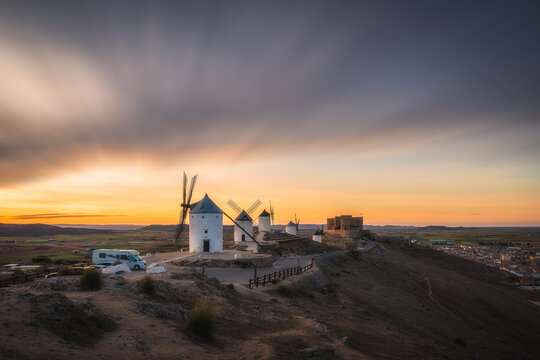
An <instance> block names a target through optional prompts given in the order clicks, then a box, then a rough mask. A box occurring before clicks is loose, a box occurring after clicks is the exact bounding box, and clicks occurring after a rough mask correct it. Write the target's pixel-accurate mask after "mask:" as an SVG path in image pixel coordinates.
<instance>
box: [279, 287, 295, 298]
mask: <svg viewBox="0 0 540 360" xmlns="http://www.w3.org/2000/svg"><path fill="white" fill-rule="evenodd" d="M277 291H278V292H279V293H280V294H281V295H284V296H290V295H291V294H292V290H291V288H289V287H288V286H286V285H280V286H278V288H277Z"/></svg>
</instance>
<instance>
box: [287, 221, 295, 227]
mask: <svg viewBox="0 0 540 360" xmlns="http://www.w3.org/2000/svg"><path fill="white" fill-rule="evenodd" d="M286 226H296V224H295V223H293V222H292V221H289V223H288V224H287V225H286Z"/></svg>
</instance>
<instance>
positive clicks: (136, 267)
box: [133, 265, 141, 270]
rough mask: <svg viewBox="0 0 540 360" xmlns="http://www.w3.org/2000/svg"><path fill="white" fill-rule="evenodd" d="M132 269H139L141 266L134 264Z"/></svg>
mask: <svg viewBox="0 0 540 360" xmlns="http://www.w3.org/2000/svg"><path fill="white" fill-rule="evenodd" d="M133 269H134V270H140V269H141V267H140V266H139V265H135V266H134V267H133Z"/></svg>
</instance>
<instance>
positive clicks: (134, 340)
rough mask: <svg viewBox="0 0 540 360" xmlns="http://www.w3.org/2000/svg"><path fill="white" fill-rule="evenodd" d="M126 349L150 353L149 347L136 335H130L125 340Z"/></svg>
mask: <svg viewBox="0 0 540 360" xmlns="http://www.w3.org/2000/svg"><path fill="white" fill-rule="evenodd" d="M124 347H126V348H131V349H136V350H137V351H141V352H142V351H148V350H149V347H148V345H146V344H145V343H144V342H143V341H142V340H141V339H139V338H138V337H137V335H135V334H129V335H127V336H126V338H125V340H124Z"/></svg>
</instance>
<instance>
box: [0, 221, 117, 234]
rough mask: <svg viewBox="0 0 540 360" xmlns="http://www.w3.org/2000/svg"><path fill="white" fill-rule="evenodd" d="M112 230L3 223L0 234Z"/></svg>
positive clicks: (73, 232)
mask: <svg viewBox="0 0 540 360" xmlns="http://www.w3.org/2000/svg"><path fill="white" fill-rule="evenodd" d="M110 232H111V231H110V230H98V229H80V228H63V227H60V226H54V225H46V224H2V223H0V236H44V235H82V234H105V233H110Z"/></svg>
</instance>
